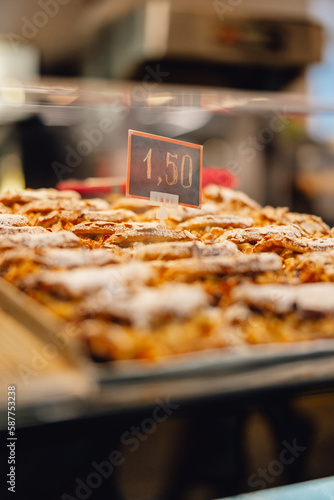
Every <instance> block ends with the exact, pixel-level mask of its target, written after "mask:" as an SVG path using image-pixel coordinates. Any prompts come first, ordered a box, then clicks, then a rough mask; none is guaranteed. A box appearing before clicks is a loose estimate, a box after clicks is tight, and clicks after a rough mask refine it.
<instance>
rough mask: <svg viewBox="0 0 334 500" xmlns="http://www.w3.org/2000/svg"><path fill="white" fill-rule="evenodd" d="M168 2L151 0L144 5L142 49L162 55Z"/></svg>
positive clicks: (167, 22)
mask: <svg viewBox="0 0 334 500" xmlns="http://www.w3.org/2000/svg"><path fill="white" fill-rule="evenodd" d="M169 16H170V2H169V1H168V0H152V1H150V2H147V4H146V6H145V28H144V51H145V53H146V54H147V55H152V53H153V54H154V57H162V56H164V55H165V53H166V50H167V42H168V33H169Z"/></svg>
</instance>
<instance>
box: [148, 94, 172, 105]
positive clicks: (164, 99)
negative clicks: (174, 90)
mask: <svg viewBox="0 0 334 500" xmlns="http://www.w3.org/2000/svg"><path fill="white" fill-rule="evenodd" d="M173 99H174V98H173V96H171V95H170V94H167V95H152V96H149V97H147V98H146V103H147V105H148V106H164V105H165V104H168V103H170V102H171V101H173Z"/></svg>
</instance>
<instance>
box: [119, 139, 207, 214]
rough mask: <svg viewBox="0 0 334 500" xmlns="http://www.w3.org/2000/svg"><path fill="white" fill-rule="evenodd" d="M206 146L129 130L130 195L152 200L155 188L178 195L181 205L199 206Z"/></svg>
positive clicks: (128, 182) (128, 188)
mask: <svg viewBox="0 0 334 500" xmlns="http://www.w3.org/2000/svg"><path fill="white" fill-rule="evenodd" d="M202 158H203V146H200V145H198V144H192V143H189V142H183V141H177V140H175V139H170V138H167V137H160V136H158V135H152V134H146V133H144V132H137V131H135V130H129V145H128V175H127V185H126V193H127V195H128V196H133V197H135V198H143V199H147V200H150V199H151V200H152V196H151V192H154V193H164V194H165V195H173V196H172V198H174V199H175V197H178V203H179V204H180V205H186V206H188V207H199V206H200V205H201V197H202Z"/></svg>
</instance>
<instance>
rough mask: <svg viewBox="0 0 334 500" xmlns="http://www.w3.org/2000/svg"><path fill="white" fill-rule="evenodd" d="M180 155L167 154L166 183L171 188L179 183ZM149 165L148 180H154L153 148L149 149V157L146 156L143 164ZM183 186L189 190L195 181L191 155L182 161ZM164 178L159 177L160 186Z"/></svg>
mask: <svg viewBox="0 0 334 500" xmlns="http://www.w3.org/2000/svg"><path fill="white" fill-rule="evenodd" d="M177 159H178V155H177V154H176V155H172V153H169V152H168V153H167V155H166V165H165V166H166V169H167V173H166V182H167V184H168V185H169V186H174V185H175V184H177V182H178V177H179V171H178V167H177V165H176V163H175V162H176V161H177ZM145 162H146V163H147V169H146V178H147V179H152V148H150V149H149V151H148V153H147V155H146V156H145V158H144V160H143V163H145ZM180 177H181V186H182V187H184V188H185V189H188V188H190V187H191V185H192V180H193V160H192V158H191V156H189V155H183V156H182V161H181V176H180ZM161 182H162V178H161V177H158V184H157V186H159V185H160V183H161Z"/></svg>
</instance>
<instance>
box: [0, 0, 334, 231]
mask: <svg viewBox="0 0 334 500" xmlns="http://www.w3.org/2000/svg"><path fill="white" fill-rule="evenodd" d="M333 14H334V5H333V2H331V0H316V1H315V0H314V1H311V0H309V1H307V0H282V1H280V2H279V3H278V2H275V1H268V0H146V1H145V0H122V1H118V0H16V1H15V7H14V4H13V2H12V1H11V0H3V1H2V2H1V6H0V33H1V40H0V68H1V69H0V84H1V86H2V90H1V95H0V104H1V110H2V112H1V115H0V116H1V130H0V189H6V188H8V187H10V186H14V187H15V186H23V185H26V186H27V187H33V188H37V187H42V186H44V187H48V186H55V185H57V184H58V183H59V182H62V181H66V180H68V179H69V178H76V179H83V178H86V177H96V176H98V177H103V178H110V177H117V179H119V178H122V177H124V176H125V169H126V156H127V130H128V128H133V129H138V130H143V131H147V132H151V133H156V134H160V135H166V136H170V137H176V138H181V139H185V140H189V141H190V142H196V143H199V144H203V145H204V166H205V167H214V168H217V169H221V170H224V171H226V172H227V175H226V176H225V178H224V179H225V182H226V184H227V185H231V186H234V187H236V186H237V187H238V188H240V189H242V190H245V191H246V192H247V193H248V194H250V195H251V196H253V197H254V198H256V199H257V200H258V201H259V202H261V203H270V204H273V205H288V206H290V207H291V208H293V209H296V210H299V211H307V212H313V213H317V214H319V215H322V216H323V217H324V218H325V219H326V220H327V221H328V222H329V223H332V224H334V216H333V215H332V214H333V213H334V211H333V208H334V207H333V205H334V202H333V201H332V200H333V196H332V195H333V190H334V178H333V173H332V163H333V160H334V158H333V140H332V138H333V133H334V119H333V116H334V115H333V109H334V102H333V101H334V99H333V97H332V92H331V88H332V80H333V76H334V56H333V54H334V51H333V50H332V49H333V47H334V41H333V33H334V21H333V19H334V15H333ZM41 79H42V80H41ZM41 85H43V87H41ZM24 86H25V87H24ZM245 92H246V93H245ZM314 103H317V104H318V107H314ZM312 106H313V107H312ZM104 119H107V120H111V121H112V124H110V126H109V129H108V131H107V132H106V131H102V130H101V120H104Z"/></svg>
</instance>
